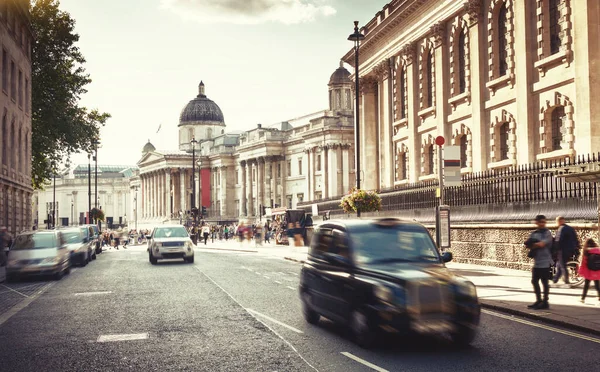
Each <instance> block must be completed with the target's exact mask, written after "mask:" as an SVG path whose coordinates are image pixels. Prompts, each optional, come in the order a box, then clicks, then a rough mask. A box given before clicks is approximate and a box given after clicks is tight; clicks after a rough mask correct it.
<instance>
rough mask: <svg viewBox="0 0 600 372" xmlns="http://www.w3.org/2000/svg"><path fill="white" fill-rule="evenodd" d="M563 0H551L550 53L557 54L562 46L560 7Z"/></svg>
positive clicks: (549, 10) (549, 6)
mask: <svg viewBox="0 0 600 372" xmlns="http://www.w3.org/2000/svg"><path fill="white" fill-rule="evenodd" d="M562 2H563V0H549V4H548V18H549V21H550V54H556V53H558V52H559V51H560V49H561V46H562V40H561V27H560V18H561V16H560V9H559V5H561V3H562Z"/></svg>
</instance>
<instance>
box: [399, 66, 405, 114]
mask: <svg viewBox="0 0 600 372" xmlns="http://www.w3.org/2000/svg"><path fill="white" fill-rule="evenodd" d="M399 89H400V119H405V118H406V71H405V70H404V68H402V69H401V70H400V87H399Z"/></svg>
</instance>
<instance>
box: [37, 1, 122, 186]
mask: <svg viewBox="0 0 600 372" xmlns="http://www.w3.org/2000/svg"><path fill="white" fill-rule="evenodd" d="M59 6H60V2H59V1H58V0H32V4H31V27H32V29H33V33H34V41H33V46H32V58H31V70H32V71H31V75H32V78H31V80H32V89H31V92H32V113H31V115H32V140H31V152H32V174H31V177H32V183H33V187H34V188H36V189H39V188H42V187H43V185H44V183H45V182H46V181H47V180H48V179H49V178H50V175H51V172H50V169H51V167H50V164H51V163H52V161H55V162H57V163H60V162H61V161H62V160H63V159H64V158H65V157H67V156H68V155H70V154H72V153H75V152H79V151H91V150H92V148H93V144H92V142H93V140H94V139H95V138H98V137H99V134H100V127H101V126H103V125H104V124H105V123H106V121H107V120H108V118H110V115H109V114H107V113H101V112H99V111H98V110H96V109H93V110H90V109H88V108H86V107H83V106H80V100H81V96H82V95H83V94H85V93H86V92H87V90H86V89H85V86H86V85H88V84H89V83H90V82H91V81H92V80H91V79H90V76H89V74H87V73H86V71H85V68H84V67H83V64H84V63H85V58H84V57H83V55H82V54H81V51H80V50H79V48H78V47H77V46H76V43H77V42H78V41H79V35H78V34H76V33H75V32H74V29H75V20H73V18H71V15H70V14H69V13H67V12H65V11H62V10H60V9H59Z"/></svg>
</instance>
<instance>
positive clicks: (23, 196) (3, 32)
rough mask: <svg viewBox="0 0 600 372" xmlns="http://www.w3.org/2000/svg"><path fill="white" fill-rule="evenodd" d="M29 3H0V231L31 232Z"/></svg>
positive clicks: (22, 0) (7, 0)
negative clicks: (0, 227)
mask: <svg viewBox="0 0 600 372" xmlns="http://www.w3.org/2000/svg"><path fill="white" fill-rule="evenodd" d="M31 43H32V32H31V28H30V19H29V2H28V1H26V0H3V1H0V54H1V55H0V73H1V78H0V88H1V91H0V226H6V227H7V228H8V231H9V232H10V233H12V234H15V233H17V232H19V231H22V230H27V229H31V227H32V223H31V195H32V191H33V190H32V187H31V160H30V159H31Z"/></svg>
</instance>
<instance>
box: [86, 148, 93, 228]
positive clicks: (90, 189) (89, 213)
mask: <svg viewBox="0 0 600 372" xmlns="http://www.w3.org/2000/svg"><path fill="white" fill-rule="evenodd" d="M91 157H92V154H89V153H88V217H87V223H88V224H91V223H92V222H91V221H92V163H91Z"/></svg>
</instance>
